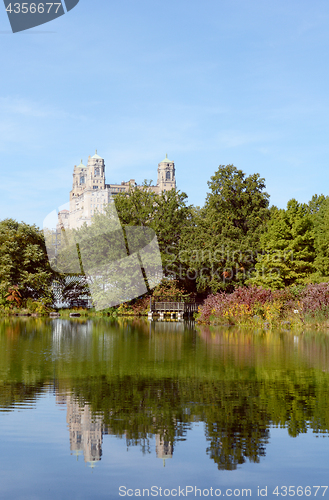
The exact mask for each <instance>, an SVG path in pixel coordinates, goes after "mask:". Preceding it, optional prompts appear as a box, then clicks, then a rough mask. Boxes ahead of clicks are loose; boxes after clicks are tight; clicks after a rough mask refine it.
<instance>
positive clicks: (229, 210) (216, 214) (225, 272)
mask: <svg viewBox="0 0 329 500" xmlns="http://www.w3.org/2000/svg"><path fill="white" fill-rule="evenodd" d="M208 185H209V188H210V193H208V195H207V199H206V203H205V206H204V208H202V209H200V210H198V212H197V213H196V215H195V225H196V227H195V226H194V227H191V230H190V234H189V236H188V237H187V238H186V240H187V241H186V246H187V247H188V250H189V251H188V255H189V266H190V268H189V273H190V276H191V275H193V271H195V276H196V282H197V287H198V290H199V291H206V292H213V293H214V292H217V291H219V290H221V289H222V290H223V289H225V290H232V289H233V288H234V287H235V286H237V285H241V284H243V283H244V282H245V280H246V279H247V278H248V277H249V272H250V269H251V268H253V266H254V263H255V260H256V255H257V250H258V249H259V239H260V235H261V232H262V230H263V227H264V223H265V222H266V220H267V219H268V217H269V209H268V204H269V195H268V194H267V193H266V192H265V191H264V189H265V180H264V179H262V178H260V176H259V174H253V175H249V176H246V175H245V174H244V172H243V171H242V170H238V169H237V168H236V167H234V166H233V165H227V166H224V165H220V166H219V168H218V170H217V172H215V174H214V175H213V176H212V177H211V180H210V182H208Z"/></svg>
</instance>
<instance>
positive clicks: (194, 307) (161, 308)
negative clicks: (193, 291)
mask: <svg viewBox="0 0 329 500" xmlns="http://www.w3.org/2000/svg"><path fill="white" fill-rule="evenodd" d="M200 305H201V302H153V301H151V302H150V311H151V312H153V313H160V312H161V313H172V312H173V313H175V312H177V313H186V314H193V313H194V312H198V307H199V306H200Z"/></svg>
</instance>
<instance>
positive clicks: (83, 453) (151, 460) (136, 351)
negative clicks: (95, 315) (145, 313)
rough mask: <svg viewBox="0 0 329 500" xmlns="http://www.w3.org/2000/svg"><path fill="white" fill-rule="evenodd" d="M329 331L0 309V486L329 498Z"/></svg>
mask: <svg viewBox="0 0 329 500" xmlns="http://www.w3.org/2000/svg"><path fill="white" fill-rule="evenodd" d="M328 430H329V335H327V334H326V333H325V332H313V333H312V332H309V333H306V332H304V333H303V334H298V335H296V334H294V333H291V332H267V333H264V332H260V331H259V332H258V331H254V332H243V331H237V330H223V329H222V330H221V329H210V328H207V327H202V328H201V327H200V328H199V327H197V328H196V327H195V325H194V324H193V323H192V322H191V323H188V322H153V323H148V322H147V321H143V320H134V321H123V320H122V321H119V322H112V321H108V320H81V319H74V320H62V319H53V320H44V319H41V318H35V319H31V318H26V319H10V320H1V321H0V498H1V499H2V498H3V499H6V500H7V499H15V500H16V499H46V498H47V499H75V498H77V499H78V498H79V499H92V500H94V499H95V500H98V499H103V498H104V499H112V498H115V499H116V498H123V497H126V498H128V497H133V498H135V497H143V498H147V497H170V498H174V497H180V498H183V497H184V498H186V497H188V498H195V497H196V498H200V497H206V496H209V497H227V496H232V497H238V496H241V497H252V498H256V497H261V496H267V497H270V498H278V497H280V498H281V497H282V496H296V497H297V496H300V497H308V496H309V497H311V498H313V497H315V496H316V497H321V498H322V497H326V498H329V488H327V486H328V485H329V471H328V468H329V441H328Z"/></svg>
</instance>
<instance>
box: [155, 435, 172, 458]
mask: <svg viewBox="0 0 329 500" xmlns="http://www.w3.org/2000/svg"><path fill="white" fill-rule="evenodd" d="M155 452H156V455H157V458H162V459H163V466H165V460H166V459H167V458H172V456H173V453H174V446H173V444H172V443H171V442H170V441H165V440H164V438H161V436H160V435H159V434H156V436H155Z"/></svg>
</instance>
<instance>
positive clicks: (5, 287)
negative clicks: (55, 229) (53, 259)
mask: <svg viewBox="0 0 329 500" xmlns="http://www.w3.org/2000/svg"><path fill="white" fill-rule="evenodd" d="M54 277H55V273H54V272H53V271H52V269H51V268H50V265H49V262H48V257H47V252H46V247H45V241H44V236H43V232H42V231H41V230H40V229H38V228H37V227H36V226H35V225H32V226H31V225H29V224H25V223H24V222H21V223H19V222H17V221H15V220H13V219H5V220H3V221H0V300H1V303H2V304H4V303H6V297H7V295H8V291H9V290H13V289H15V290H17V291H18V292H19V294H20V296H21V298H22V300H24V299H28V298H31V299H33V300H40V299H44V300H48V301H49V300H51V297H52V288H51V285H52V281H53V279H54Z"/></svg>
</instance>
